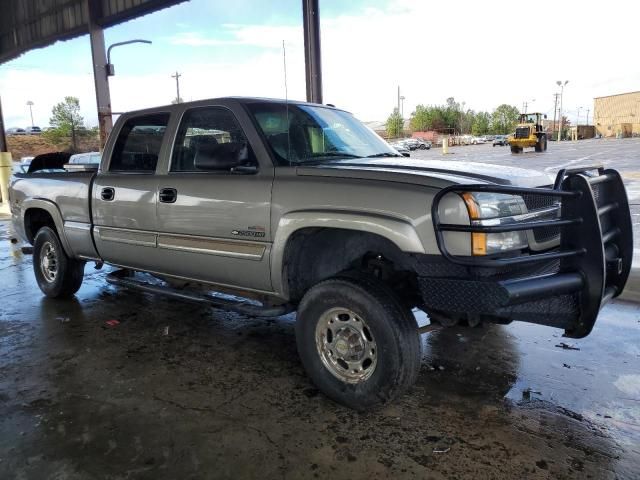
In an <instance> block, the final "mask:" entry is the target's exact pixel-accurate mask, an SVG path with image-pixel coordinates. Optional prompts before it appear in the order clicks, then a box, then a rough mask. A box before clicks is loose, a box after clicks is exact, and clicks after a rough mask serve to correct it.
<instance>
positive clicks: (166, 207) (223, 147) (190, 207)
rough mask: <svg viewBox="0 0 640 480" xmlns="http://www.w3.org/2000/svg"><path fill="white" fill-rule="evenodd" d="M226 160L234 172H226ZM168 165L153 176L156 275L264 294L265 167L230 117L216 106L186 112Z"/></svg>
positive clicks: (268, 178)
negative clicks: (159, 268)
mask: <svg viewBox="0 0 640 480" xmlns="http://www.w3.org/2000/svg"><path fill="white" fill-rule="evenodd" d="M239 113H242V112H239ZM229 154H232V155H234V156H235V155H237V156H238V157H237V158H242V159H243V160H242V164H241V165H239V166H231V165H230V164H229V163H228V161H225V158H226V159H228V158H229V157H228V155H229ZM169 160H170V161H169V164H168V168H167V172H166V174H164V175H159V176H158V179H159V182H158V195H157V202H158V250H159V251H161V252H163V256H162V258H163V260H162V265H163V271H164V272H165V273H168V274H170V275H175V276H180V277H186V278H190V279H194V280H201V281H206V282H212V283H216V284H220V285H228V286H234V287H241V288H245V289H253V290H259V291H271V276H270V269H269V257H270V252H271V230H270V205H271V186H272V183H273V166H272V165H260V164H259V162H258V161H257V158H256V155H255V152H254V148H252V146H251V144H250V142H249V140H248V139H247V135H246V134H245V131H243V129H242V128H241V126H240V123H239V121H238V119H237V118H236V116H235V115H234V113H233V112H232V111H231V110H229V109H228V108H226V107H223V106H204V107H194V108H191V109H188V110H186V111H185V112H184V114H183V116H182V120H181V122H180V125H179V126H178V129H177V133H176V138H175V143H174V147H173V151H172V154H171V157H170V159H169Z"/></svg>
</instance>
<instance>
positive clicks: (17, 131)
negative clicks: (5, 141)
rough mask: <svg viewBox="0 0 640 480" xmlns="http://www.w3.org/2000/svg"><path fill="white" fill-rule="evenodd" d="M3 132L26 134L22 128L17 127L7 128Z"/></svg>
mask: <svg viewBox="0 0 640 480" xmlns="http://www.w3.org/2000/svg"><path fill="white" fill-rule="evenodd" d="M5 133H6V134H7V135H26V134H27V132H26V130H25V129H24V128H19V127H12V128H7V130H6V131H5Z"/></svg>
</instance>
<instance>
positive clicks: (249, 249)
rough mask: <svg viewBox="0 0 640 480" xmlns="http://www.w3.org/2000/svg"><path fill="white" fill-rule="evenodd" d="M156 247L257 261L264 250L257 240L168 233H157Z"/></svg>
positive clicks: (263, 246) (262, 244)
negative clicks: (248, 240) (249, 240)
mask: <svg viewBox="0 0 640 480" xmlns="http://www.w3.org/2000/svg"><path fill="white" fill-rule="evenodd" d="M158 248H164V249H167V250H179V251H184V252H192V253H204V254H207V255H218V256H221V257H233V258H244V259H248V260H257V261H259V260H262V257H263V256H264V252H265V250H266V246H265V244H264V243H259V242H247V241H237V240H230V239H222V238H213V237H201V236H196V235H177V234H170V233H160V234H158Z"/></svg>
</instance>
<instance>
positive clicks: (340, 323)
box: [316, 308, 378, 383]
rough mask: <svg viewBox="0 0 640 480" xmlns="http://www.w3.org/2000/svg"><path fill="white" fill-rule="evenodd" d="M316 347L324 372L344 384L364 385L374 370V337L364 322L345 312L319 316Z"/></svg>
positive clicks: (350, 312) (338, 309)
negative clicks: (362, 383)
mask: <svg viewBox="0 0 640 480" xmlns="http://www.w3.org/2000/svg"><path fill="white" fill-rule="evenodd" d="M316 347H317V348H318V354H319V355H320V358H321V359H322V363H323V364H324V366H325V367H326V368H327V370H329V371H330V372H331V373H332V374H333V375H334V376H335V377H336V378H338V379H339V380H341V381H343V382H346V383H360V382H363V381H364V380H367V379H368V378H369V377H370V376H371V375H372V374H373V372H374V371H375V369H376V364H377V359H378V350H377V347H376V342H375V340H374V338H373V334H372V332H371V330H370V329H369V327H368V326H367V324H366V323H365V321H364V319H362V318H361V317H359V316H358V315H356V314H355V313H354V312H352V311H351V310H348V309H346V308H332V309H331V310H328V311H326V312H325V313H324V314H322V315H321V317H320V320H319V321H318V324H317V326H316Z"/></svg>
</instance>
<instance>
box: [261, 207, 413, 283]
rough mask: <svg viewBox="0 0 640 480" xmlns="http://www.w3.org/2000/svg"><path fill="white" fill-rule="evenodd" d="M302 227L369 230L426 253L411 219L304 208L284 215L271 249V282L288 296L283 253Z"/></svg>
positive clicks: (407, 248) (404, 246)
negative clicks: (409, 220) (408, 220)
mask: <svg viewBox="0 0 640 480" xmlns="http://www.w3.org/2000/svg"><path fill="white" fill-rule="evenodd" d="M303 228H336V229H342V230H356V231H359V232H367V233H372V234H375V235H379V236H381V237H383V238H386V239H387V240H389V241H390V242H392V243H393V244H394V245H396V246H397V247H398V248H399V249H400V250H402V251H403V252H411V253H425V250H424V246H423V245H422V242H421V241H420V238H419V237H418V233H417V232H416V230H415V228H414V227H413V225H411V224H410V223H408V222H405V221H402V220H398V219H396V218H390V217H385V216H378V215H366V214H362V213H349V212H332V211H321V210H305V211H298V212H292V213H289V214H286V215H283V216H282V217H281V218H280V221H279V222H278V225H277V228H276V230H275V231H276V234H275V237H274V240H273V248H272V250H271V281H272V285H273V288H274V290H275V291H276V292H277V293H278V294H279V295H285V292H286V289H285V286H284V282H283V275H282V274H283V262H284V254H285V248H286V245H287V242H288V241H289V237H291V235H293V234H294V233H295V232H296V231H298V230H301V229H303Z"/></svg>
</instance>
